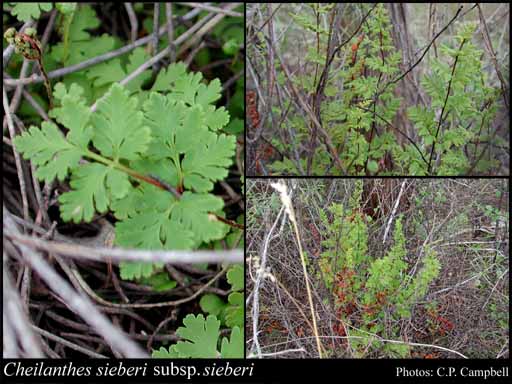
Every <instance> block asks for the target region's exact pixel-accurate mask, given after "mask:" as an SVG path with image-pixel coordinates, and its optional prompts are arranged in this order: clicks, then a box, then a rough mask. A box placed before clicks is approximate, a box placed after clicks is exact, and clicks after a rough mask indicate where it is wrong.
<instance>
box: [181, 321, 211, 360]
mask: <svg viewBox="0 0 512 384" xmlns="http://www.w3.org/2000/svg"><path fill="white" fill-rule="evenodd" d="M183 324H184V325H185V327H179V328H178V330H177V331H176V334H177V335H178V336H180V337H182V338H183V339H185V340H189V341H179V342H178V343H177V344H176V345H175V347H174V348H175V350H176V351H177V352H178V353H179V354H180V357H193V358H218V357H219V353H218V352H217V341H218V339H219V334H220V333H219V327H220V321H219V320H217V319H216V318H215V316H212V315H210V316H208V317H207V318H206V320H205V318H204V316H203V315H197V317H196V316H194V315H192V314H190V315H187V316H186V317H185V319H184V320H183Z"/></svg>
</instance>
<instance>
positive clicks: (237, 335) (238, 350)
mask: <svg viewBox="0 0 512 384" xmlns="http://www.w3.org/2000/svg"><path fill="white" fill-rule="evenodd" d="M221 357H222V358H223V359H241V358H243V357H244V336H243V334H242V331H241V330H240V328H239V327H234V328H233V330H232V331H231V340H229V341H228V339H227V338H226V337H224V338H222V346H221Z"/></svg>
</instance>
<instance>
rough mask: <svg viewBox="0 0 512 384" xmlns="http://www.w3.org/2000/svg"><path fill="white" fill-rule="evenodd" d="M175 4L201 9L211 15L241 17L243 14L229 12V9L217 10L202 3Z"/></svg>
mask: <svg viewBox="0 0 512 384" xmlns="http://www.w3.org/2000/svg"><path fill="white" fill-rule="evenodd" d="M177 4H180V5H185V6H187V7H192V8H197V9H201V10H205V11H210V12H213V13H222V14H224V15H227V16H234V17H243V14H242V13H240V12H235V11H231V10H229V9H224V8H218V7H214V6H212V5H207V4H202V3H181V2H179V3H177ZM242 4H243V3H238V5H242Z"/></svg>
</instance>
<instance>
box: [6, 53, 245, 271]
mask: <svg viewBox="0 0 512 384" xmlns="http://www.w3.org/2000/svg"><path fill="white" fill-rule="evenodd" d="M163 83H165V84H166V85H167V88H165V89H164V87H163V86H162V84H163ZM153 88H154V90H153V91H151V92H149V93H147V94H146V95H143V96H144V97H145V101H144V102H143V103H142V105H141V103H140V98H138V97H135V96H130V92H129V91H128V90H126V89H125V88H124V87H122V86H121V85H119V84H114V85H112V86H111V87H110V89H109V90H108V92H107V93H106V94H105V96H104V97H103V98H102V99H101V100H100V101H99V102H98V103H97V110H96V112H94V113H93V112H92V111H91V109H90V108H89V107H88V106H87V105H86V99H85V98H84V96H83V89H82V88H81V87H80V86H79V85H77V84H72V85H71V86H70V87H68V88H66V87H65V86H64V85H63V84H61V83H59V84H57V85H56V86H55V98H56V100H57V101H58V104H59V105H58V106H57V107H56V108H54V109H53V110H51V111H50V116H51V117H53V118H55V120H56V122H57V123H59V124H61V125H62V126H63V127H65V128H66V130H67V133H66V134H63V133H62V132H61V130H60V129H59V127H58V126H57V125H56V124H55V123H53V122H43V123H42V125H41V127H34V126H32V127H30V129H29V130H28V131H27V132H24V133H23V134H22V135H20V136H18V137H16V138H15V139H14V144H15V146H16V149H17V150H18V151H20V152H21V153H22V154H23V155H24V157H25V158H27V159H31V160H32V162H33V163H34V164H35V165H36V166H37V172H36V176H37V177H38V178H39V179H40V180H45V181H46V182H51V181H52V180H54V179H56V178H57V179H58V180H61V181H62V180H64V179H65V178H67V177H68V176H70V177H71V181H70V185H71V190H70V191H69V192H65V193H63V194H62V195H61V196H60V197H59V202H60V211H61V217H62V219H63V220H65V221H74V222H77V223H78V222H81V221H91V220H92V218H93V216H94V214H95V213H106V212H109V211H110V212H112V213H113V214H114V215H115V217H116V218H117V219H119V221H118V222H117V223H116V226H115V231H116V233H115V235H116V240H115V242H116V244H117V245H119V246H123V247H132V248H145V249H170V250H171V249H174V250H177V249H197V248H198V247H199V246H200V245H201V244H205V243H209V242H212V241H214V240H218V239H221V238H223V237H224V236H225V235H226V234H227V232H228V230H229V228H228V226H227V225H226V224H224V223H222V222H221V221H219V220H218V219H216V216H215V215H219V216H220V215H221V214H222V210H223V207H224V202H223V200H222V199H221V198H219V197H217V196H215V195H213V194H211V193H210V192H211V191H212V189H213V186H214V182H216V181H218V180H222V179H224V178H225V177H226V176H227V174H228V167H229V166H230V165H231V164H232V159H233V156H234V154H235V146H236V142H235V136H233V135H228V134H224V133H221V132H220V131H221V129H222V128H223V127H225V126H226V125H227V123H228V122H229V114H228V112H227V111H226V110H225V108H224V107H220V108H216V107H215V106H214V105H212V104H213V103H214V102H215V101H217V100H218V99H219V98H220V91H221V86H220V82H219V81H218V80H214V81H212V82H211V83H210V84H209V85H205V84H203V83H202V75H201V74H199V73H196V74H193V73H187V72H186V70H185V66H184V65H183V64H182V63H178V64H173V65H171V66H170V67H169V68H168V69H167V71H162V72H161V73H160V74H159V76H158V78H157V80H156V82H155V85H154V87H153ZM141 97H142V96H141ZM144 97H142V98H144ZM162 185H169V186H171V188H172V189H171V190H168V188H164V189H162ZM172 192H174V193H172ZM159 266H160V265H158V264H155V265H151V264H142V263H121V276H122V277H123V278H125V279H133V278H141V277H148V276H150V275H151V274H152V273H153V271H154V270H155V269H156V268H158V267H159Z"/></svg>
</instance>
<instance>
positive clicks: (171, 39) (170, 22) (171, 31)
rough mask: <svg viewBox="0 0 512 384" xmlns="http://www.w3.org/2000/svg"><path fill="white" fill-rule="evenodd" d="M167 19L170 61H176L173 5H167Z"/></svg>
mask: <svg viewBox="0 0 512 384" xmlns="http://www.w3.org/2000/svg"><path fill="white" fill-rule="evenodd" d="M165 17H166V18H167V38H168V40H169V61H170V62H171V63H174V62H175V61H176V45H175V44H174V22H173V20H172V3H165Z"/></svg>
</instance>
